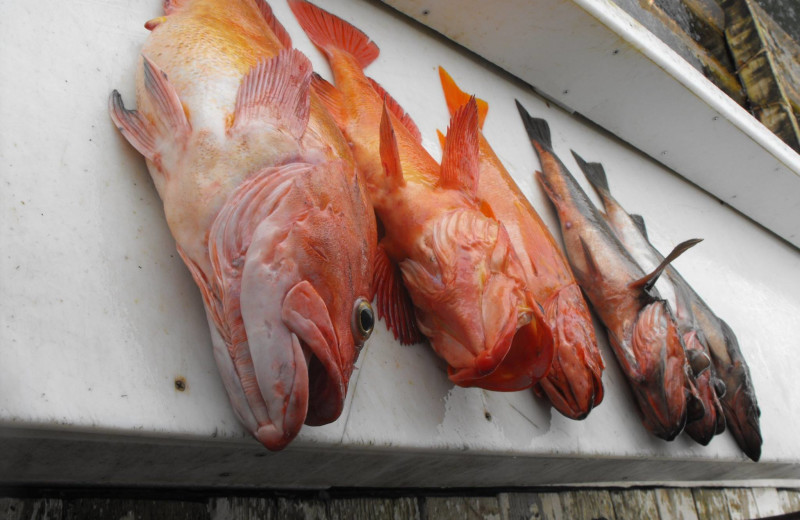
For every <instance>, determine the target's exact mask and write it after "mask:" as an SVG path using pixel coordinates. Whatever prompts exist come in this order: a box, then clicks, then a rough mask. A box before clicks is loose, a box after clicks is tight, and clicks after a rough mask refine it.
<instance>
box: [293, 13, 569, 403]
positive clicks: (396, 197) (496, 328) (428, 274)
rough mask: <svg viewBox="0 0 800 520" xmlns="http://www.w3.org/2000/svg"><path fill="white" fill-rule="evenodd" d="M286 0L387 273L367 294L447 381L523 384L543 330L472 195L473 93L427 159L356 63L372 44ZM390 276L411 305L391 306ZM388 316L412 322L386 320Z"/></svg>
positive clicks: (545, 342)
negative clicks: (314, 52) (324, 67)
mask: <svg viewBox="0 0 800 520" xmlns="http://www.w3.org/2000/svg"><path fill="white" fill-rule="evenodd" d="M289 6H290V8H291V10H292V11H293V12H294V14H295V17H296V18H297V20H298V22H299V23H300V26H301V27H302V29H303V30H304V31H305V33H306V34H307V35H308V36H309V38H310V40H311V41H312V43H314V45H316V47H317V48H319V49H320V50H321V51H322V53H323V54H324V55H325V57H326V58H327V60H328V62H329V64H330V66H331V69H332V72H333V77H334V83H335V86H334V84H331V83H328V82H327V81H325V80H324V79H322V78H321V77H316V78H315V81H316V82H315V84H314V88H315V89H316V90H317V92H318V93H319V94H320V97H321V98H322V99H324V100H325V101H326V104H327V106H328V108H329V110H330V112H331V113H332V114H333V117H334V119H335V120H336V121H337V122H338V123H339V126H340V128H341V129H342V132H343V133H344V135H345V137H346V138H347V140H348V141H349V142H350V143H351V146H352V149H353V155H354V157H355V160H356V163H357V164H358V166H359V169H360V171H361V172H362V174H363V176H364V178H365V181H366V185H367V190H368V192H369V195H370V199H371V200H372V204H373V207H374V208H375V212H376V215H377V217H378V220H379V222H380V223H381V224H382V228H383V229H384V231H385V233H384V235H383V236H382V238H381V239H380V243H379V248H378V251H379V257H380V258H382V260H380V261H379V264H380V265H383V266H387V267H385V268H382V269H381V272H382V273H385V276H386V277H388V278H387V279H383V280H380V281H376V285H378V286H380V287H389V288H394V289H392V290H380V291H379V292H377V293H376V295H375V296H376V306H377V308H378V315H379V317H382V318H383V319H385V320H386V321H387V326H388V327H389V328H390V329H392V330H393V332H394V331H396V330H406V331H410V330H414V329H416V330H418V331H419V332H420V333H421V334H422V335H424V337H426V338H427V339H428V340H429V342H430V345H431V347H432V348H433V350H434V351H435V352H436V354H437V355H438V356H439V357H441V358H442V359H444V360H445V362H446V363H447V373H448V377H449V379H450V380H451V381H452V382H453V383H455V384H456V385H460V386H477V387H481V388H485V389H488V390H498V391H514V390H522V389H525V388H529V387H531V386H532V385H533V384H534V383H535V382H536V381H538V380H539V379H541V378H542V377H543V376H544V375H545V374H546V373H547V371H548V370H549V367H550V364H551V360H552V356H553V335H552V332H551V331H550V328H549V327H548V325H547V323H546V321H545V318H544V315H543V312H542V309H541V307H540V306H539V304H538V302H536V301H535V300H534V299H533V297H532V295H531V293H530V291H529V290H528V289H527V288H526V285H525V280H524V273H523V270H522V266H521V263H520V261H519V258H518V257H517V255H516V254H515V252H514V249H513V246H512V244H511V239H510V237H509V234H508V232H507V230H506V228H505V227H504V226H503V225H502V224H501V223H500V222H498V221H497V220H496V219H495V218H494V217H493V216H492V215H491V214H490V212H489V211H488V208H486V207H484V206H483V205H482V204H481V201H480V200H479V199H478V197H477V195H476V189H477V184H478V181H477V176H478V115H477V103H476V101H474V100H473V101H471V102H470V103H467V105H466V106H465V107H464V108H463V109H461V110H459V111H458V112H457V113H456V114H455V115H454V116H453V117H452V119H451V122H450V127H449V130H448V133H447V137H446V144H445V150H444V152H443V155H442V161H441V165H440V164H438V163H437V162H436V160H434V159H433V158H432V157H431V155H430V154H429V153H428V152H427V151H426V150H425V148H424V147H423V146H422V143H421V134H420V132H419V129H418V128H417V127H416V125H415V124H414V122H413V120H412V119H411V118H410V117H409V116H408V114H406V113H405V111H404V110H403V109H402V107H400V105H399V104H398V103H397V102H396V101H395V100H394V99H393V98H392V97H391V96H390V95H389V94H388V93H387V92H386V90H385V89H383V87H381V86H380V85H379V84H378V83H377V82H375V81H374V80H372V79H370V78H368V77H367V76H366V75H365V74H364V71H363V70H364V68H365V67H367V66H368V65H369V64H370V63H372V62H373V61H374V60H375V59H376V58H377V57H378V54H379V49H378V46H377V45H376V44H375V43H374V42H372V41H371V40H370V39H369V38H368V37H367V36H366V35H365V34H364V33H363V32H361V31H359V30H358V29H356V28H355V27H353V26H352V25H350V24H349V23H347V22H345V21H344V20H342V19H340V18H338V17H337V16H335V15H333V14H331V13H329V12H327V11H324V10H322V9H320V8H319V7H317V6H314V5H313V4H310V3H308V2H305V1H302V0H290V1H289ZM393 277H399V278H400V279H399V280H398V279H396V278H393ZM376 279H377V277H376ZM400 287H403V288H405V290H406V291H407V293H408V295H409V299H408V302H409V303H410V304H411V305H412V308H411V309H405V310H402V309H399V308H398V307H401V306H402V305H403V303H402V302H401V300H400V299H398V298H396V297H395V296H396V295H397V294H398V291H399V288H400ZM398 316H404V317H405V319H406V320H412V319H413V321H414V323H397V321H395V320H396V319H397V317H398ZM399 337H400V339H401V340H403V339H404V337H403V336H399ZM406 339H407V338H406ZM401 342H402V341H401Z"/></svg>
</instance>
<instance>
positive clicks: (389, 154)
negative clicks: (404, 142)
mask: <svg viewBox="0 0 800 520" xmlns="http://www.w3.org/2000/svg"><path fill="white" fill-rule="evenodd" d="M380 154H381V163H382V164H383V171H384V173H385V175H386V179H387V184H388V186H389V189H390V190H393V189H396V188H398V187H400V186H403V185H405V179H404V178H403V167H402V165H401V164H400V152H399V151H398V149H397V137H396V136H395V134H394V126H392V118H391V116H390V115H389V110H388V109H387V108H386V103H384V104H383V114H382V115H381V126H380Z"/></svg>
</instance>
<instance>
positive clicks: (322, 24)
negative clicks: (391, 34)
mask: <svg viewBox="0 0 800 520" xmlns="http://www.w3.org/2000/svg"><path fill="white" fill-rule="evenodd" d="M289 7H290V8H291V9H292V12H293V13H294V15H295V17H296V18H297V21H298V22H299V23H300V27H302V28H303V31H305V33H306V34H307V35H308V37H309V39H310V40H311V42H312V43H313V44H314V45H316V46H317V47H319V48H320V50H322V52H324V53H325V54H326V55H328V56H329V57H330V51H331V50H333V49H336V50H342V51H345V52H347V53H348V54H350V55H352V56H353V57H354V58H355V59H356V61H357V62H358V64H359V65H360V66H361V68H362V69H363V68H365V67H367V65H369V64H370V63H372V62H373V61H375V59H376V58H377V57H378V54H379V53H380V51H379V49H378V46H377V45H375V43H374V42H372V41H371V40H370V39H369V37H368V36H367V35H366V34H364V33H363V32H361V31H360V30H358V29H356V28H355V27H353V26H352V25H350V24H349V23H347V22H345V21H344V20H342V19H341V18H339V17H338V16H335V15H333V14H331V13H329V12H328V11H325V10H323V9H320V8H319V7H317V6H315V5H313V4H311V3H308V2H306V1H304V0H289Z"/></svg>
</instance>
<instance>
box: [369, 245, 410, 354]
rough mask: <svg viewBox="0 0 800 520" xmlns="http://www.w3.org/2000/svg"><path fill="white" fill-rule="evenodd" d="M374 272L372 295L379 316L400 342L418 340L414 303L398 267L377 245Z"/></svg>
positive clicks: (406, 343)
mask: <svg viewBox="0 0 800 520" xmlns="http://www.w3.org/2000/svg"><path fill="white" fill-rule="evenodd" d="M374 276H375V277H374V280H373V290H372V292H373V294H372V296H373V298H374V299H375V303H376V306H377V310H378V317H379V318H383V319H384V320H385V321H386V326H387V327H388V328H389V330H391V331H392V334H394V337H395V339H397V340H400V343H402V344H403V345H412V344H414V343H419V342H421V341H422V334H421V333H420V331H419V328H417V319H416V316H415V313H414V304H413V303H411V297H409V295H408V291H407V290H406V288H405V286H404V285H403V282H402V279H401V275H400V270H399V269H398V268H397V266H396V265H394V263H393V262H392V261H391V259H389V256H388V255H387V254H386V251H385V250H384V249H383V247H380V246H379V247H378V249H377V253H376V255H375V275H374Z"/></svg>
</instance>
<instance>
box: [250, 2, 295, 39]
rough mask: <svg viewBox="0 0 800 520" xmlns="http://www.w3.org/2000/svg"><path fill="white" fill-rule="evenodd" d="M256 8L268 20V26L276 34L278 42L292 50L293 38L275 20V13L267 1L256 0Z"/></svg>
mask: <svg viewBox="0 0 800 520" xmlns="http://www.w3.org/2000/svg"><path fill="white" fill-rule="evenodd" d="M256 6H257V7H258V10H259V11H261V14H262V16H264V20H266V22H267V25H269V28H270V29H272V32H273V33H275V36H276V37H277V38H278V41H280V42H281V44H282V45H283V46H284V47H286V48H287V49H291V48H292V37H291V36H289V33H288V32H286V29H285V28H284V27H283V25H281V23H280V22H279V21H278V19H277V18H275V13H273V12H272V8H271V7H270V6H269V4H268V3H267V2H266V0H256Z"/></svg>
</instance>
